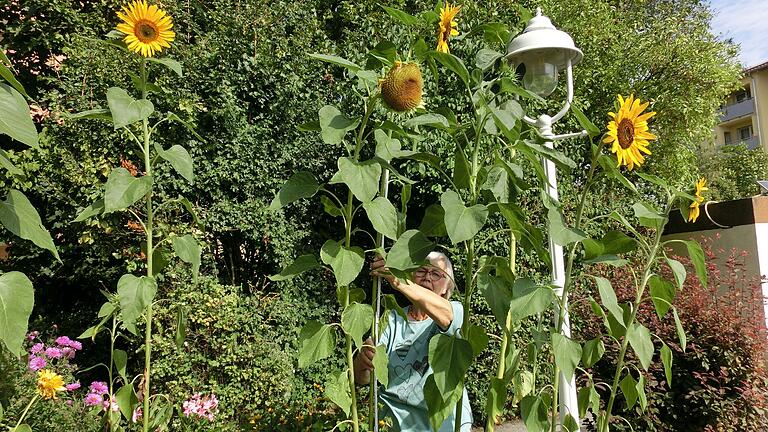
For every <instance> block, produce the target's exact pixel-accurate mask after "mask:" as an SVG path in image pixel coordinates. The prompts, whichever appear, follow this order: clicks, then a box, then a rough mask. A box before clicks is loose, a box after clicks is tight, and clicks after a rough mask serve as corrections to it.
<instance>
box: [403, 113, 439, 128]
mask: <svg viewBox="0 0 768 432" xmlns="http://www.w3.org/2000/svg"><path fill="white" fill-rule="evenodd" d="M403 126H405V127H407V128H409V129H413V128H415V127H418V126H428V127H431V128H435V129H448V128H449V127H450V124H449V123H448V119H447V118H445V116H443V115H442V114H435V113H429V114H421V115H418V116H416V117H413V118H410V119H408V120H407V121H406V122H405V123H404V124H403Z"/></svg>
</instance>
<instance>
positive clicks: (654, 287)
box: [648, 275, 675, 319]
mask: <svg viewBox="0 0 768 432" xmlns="http://www.w3.org/2000/svg"><path fill="white" fill-rule="evenodd" d="M648 286H649V287H650V292H651V301H653V306H654V307H655V308H656V315H658V316H659V319H662V318H664V315H666V314H667V311H668V310H669V308H670V307H672V301H673V300H674V299H675V286H674V285H672V282H669V281H667V280H664V279H662V278H661V277H659V276H658V275H653V276H651V278H650V279H649V280H648Z"/></svg>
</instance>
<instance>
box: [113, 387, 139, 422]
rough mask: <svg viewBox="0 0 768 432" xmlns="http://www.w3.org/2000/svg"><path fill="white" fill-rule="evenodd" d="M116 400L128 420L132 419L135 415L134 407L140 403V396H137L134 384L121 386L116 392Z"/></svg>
mask: <svg viewBox="0 0 768 432" xmlns="http://www.w3.org/2000/svg"><path fill="white" fill-rule="evenodd" d="M115 401H116V402H117V407H118V408H119V409H120V413H121V414H123V417H125V419H126V420H130V419H131V416H132V415H133V410H134V407H136V406H137V405H138V404H139V398H138V397H136V392H135V391H134V390H133V385H132V384H126V385H124V386H122V387H120V390H118V391H117V392H116V393H115Z"/></svg>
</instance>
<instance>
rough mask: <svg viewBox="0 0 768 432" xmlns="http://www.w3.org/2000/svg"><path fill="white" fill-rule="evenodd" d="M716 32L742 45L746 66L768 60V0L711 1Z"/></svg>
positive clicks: (713, 24) (713, 28)
mask: <svg viewBox="0 0 768 432" xmlns="http://www.w3.org/2000/svg"><path fill="white" fill-rule="evenodd" d="M709 2H710V4H711V5H712V15H713V16H712V33H714V34H715V35H717V36H718V37H719V38H721V39H728V38H732V39H733V41H734V42H736V43H737V44H739V45H740V47H741V53H740V55H739V60H740V61H741V63H742V64H743V66H744V67H752V66H757V65H758V64H760V63H764V62H767V61H768V0H710V1H709Z"/></svg>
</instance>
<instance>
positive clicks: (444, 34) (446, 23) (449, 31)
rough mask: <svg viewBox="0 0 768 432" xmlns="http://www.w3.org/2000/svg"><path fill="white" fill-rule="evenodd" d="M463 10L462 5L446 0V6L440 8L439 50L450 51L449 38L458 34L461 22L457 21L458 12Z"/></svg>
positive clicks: (438, 27) (438, 25)
mask: <svg viewBox="0 0 768 432" xmlns="http://www.w3.org/2000/svg"><path fill="white" fill-rule="evenodd" d="M459 10H461V6H456V5H455V4H454V5H453V6H451V4H450V3H449V2H448V1H447V0H446V2H445V6H443V7H442V8H440V22H439V23H438V24H437V48H436V50H437V51H440V52H444V53H447V52H450V49H449V48H448V38H449V37H451V36H458V34H459V31H458V30H457V29H458V28H459V24H458V23H457V22H456V14H458V13H459Z"/></svg>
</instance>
